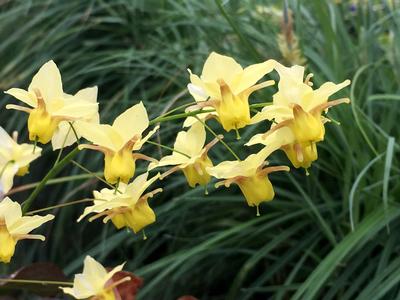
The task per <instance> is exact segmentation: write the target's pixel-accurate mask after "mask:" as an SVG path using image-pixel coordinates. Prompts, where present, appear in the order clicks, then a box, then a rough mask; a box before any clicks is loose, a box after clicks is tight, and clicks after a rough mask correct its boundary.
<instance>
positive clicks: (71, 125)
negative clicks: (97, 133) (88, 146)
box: [68, 122, 79, 145]
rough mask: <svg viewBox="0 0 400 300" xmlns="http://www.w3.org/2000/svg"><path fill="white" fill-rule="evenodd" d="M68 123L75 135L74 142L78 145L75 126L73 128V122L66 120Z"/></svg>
mask: <svg viewBox="0 0 400 300" xmlns="http://www.w3.org/2000/svg"><path fill="white" fill-rule="evenodd" d="M68 124H69V126H70V127H71V129H72V132H73V133H74V136H75V139H76V143H77V144H78V145H79V136H78V134H77V133H76V130H75V128H74V124H73V123H72V122H68Z"/></svg>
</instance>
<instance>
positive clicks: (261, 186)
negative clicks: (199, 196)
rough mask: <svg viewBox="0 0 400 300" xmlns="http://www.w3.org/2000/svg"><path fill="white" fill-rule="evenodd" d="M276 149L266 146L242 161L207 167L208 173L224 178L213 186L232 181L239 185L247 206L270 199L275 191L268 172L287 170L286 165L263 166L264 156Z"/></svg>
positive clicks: (226, 185)
mask: <svg viewBox="0 0 400 300" xmlns="http://www.w3.org/2000/svg"><path fill="white" fill-rule="evenodd" d="M275 149H276V147H275V146H268V147H265V148H264V149H262V150H261V151H260V152H258V153H256V154H251V155H249V156H248V157H247V158H246V159H245V160H243V161H237V160H236V161H224V162H222V163H220V164H218V165H217V166H215V167H210V168H207V171H208V173H209V174H210V175H211V176H214V177H215V178H218V179H224V180H223V181H220V182H218V183H217V184H216V185H215V186H216V187H219V186H221V185H225V187H229V186H230V185H231V184H232V183H235V184H237V185H238V186H239V188H240V190H241V191H242V193H243V195H244V197H245V198H246V201H247V204H248V205H249V206H256V207H257V212H258V206H259V205H260V203H261V202H264V201H271V200H272V199H273V198H274V196H275V192H274V189H273V186H272V184H271V182H270V181H269V179H268V176H267V175H268V174H269V173H272V172H276V171H289V167H287V166H273V167H265V166H266V165H267V164H268V163H267V162H266V161H265V160H266V158H267V157H268V156H269V155H270V153H272V152H273V151H274V150H275Z"/></svg>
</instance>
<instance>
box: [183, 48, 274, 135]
mask: <svg viewBox="0 0 400 300" xmlns="http://www.w3.org/2000/svg"><path fill="white" fill-rule="evenodd" d="M274 65H275V62H274V61H273V60H268V61H265V62H263V63H259V64H255V65H251V66H248V67H246V68H245V69H243V68H242V67H241V66H240V65H239V64H238V63H237V62H236V61H235V60H234V59H233V58H231V57H228V56H224V55H220V54H218V53H215V52H212V53H211V54H210V56H209V57H208V58H207V60H206V62H205V64H204V67H203V71H202V74H201V77H198V76H197V75H195V74H192V72H191V70H188V71H189V73H190V81H191V83H190V84H189V85H188V89H189V92H190V93H191V95H192V96H193V97H194V98H195V100H196V101H197V102H198V104H197V107H203V108H214V109H215V110H216V115H217V118H218V120H219V122H220V123H221V124H222V126H223V127H224V129H225V130H226V131H230V130H232V129H236V130H237V129H239V128H243V127H245V126H246V125H249V124H250V107H249V101H248V98H249V96H250V94H251V93H253V92H254V91H257V90H259V89H262V88H264V87H267V86H270V85H273V84H274V81H273V80H270V81H265V82H262V83H259V84H256V83H257V81H259V80H260V79H261V78H262V77H263V76H264V75H265V74H267V73H269V72H271V71H272V70H273V67H274Z"/></svg>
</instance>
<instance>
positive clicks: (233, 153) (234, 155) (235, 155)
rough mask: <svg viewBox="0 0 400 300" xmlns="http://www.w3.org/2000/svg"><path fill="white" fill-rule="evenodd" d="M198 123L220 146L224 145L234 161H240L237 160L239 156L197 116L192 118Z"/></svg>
mask: <svg viewBox="0 0 400 300" xmlns="http://www.w3.org/2000/svg"><path fill="white" fill-rule="evenodd" d="M194 117H195V118H196V119H197V120H198V121H199V122H200V123H202V124H203V125H204V127H205V128H206V129H207V130H208V131H209V132H211V133H212V135H213V136H215V137H216V138H217V139H218V140H219V141H220V142H221V144H222V145H224V147H225V148H226V149H227V150H228V151H229V152H230V153H231V154H232V155H233V157H235V158H236V160H238V161H241V159H240V158H239V156H238V155H237V154H236V153H235V151H233V149H232V148H231V147H229V145H228V144H227V143H225V142H224V141H223V140H222V139H221V138H220V137H219V136H218V135H217V134H216V133H215V131H214V130H212V129H211V128H210V126H208V125H207V124H206V123H205V122H203V121H202V120H200V118H199V117H198V116H194Z"/></svg>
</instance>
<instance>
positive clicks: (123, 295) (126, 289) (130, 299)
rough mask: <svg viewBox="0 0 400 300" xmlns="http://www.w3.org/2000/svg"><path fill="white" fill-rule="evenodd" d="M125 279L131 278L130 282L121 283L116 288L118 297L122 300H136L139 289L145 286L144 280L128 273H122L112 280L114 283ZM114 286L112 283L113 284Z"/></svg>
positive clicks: (118, 273) (116, 274)
mask: <svg viewBox="0 0 400 300" xmlns="http://www.w3.org/2000/svg"><path fill="white" fill-rule="evenodd" d="M125 277H129V278H130V280H129V281H125V282H123V283H120V284H118V285H117V287H116V288H115V291H116V294H117V295H116V296H117V299H118V296H119V298H120V299H121V300H135V299H136V294H137V292H138V290H139V288H140V287H141V286H142V285H143V279H142V278H140V277H138V276H136V275H134V274H132V273H130V272H126V271H120V272H117V273H115V274H114V276H113V277H112V278H111V280H112V282H118V281H120V280H122V279H123V278H125ZM111 284H112V283H111Z"/></svg>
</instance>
